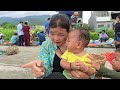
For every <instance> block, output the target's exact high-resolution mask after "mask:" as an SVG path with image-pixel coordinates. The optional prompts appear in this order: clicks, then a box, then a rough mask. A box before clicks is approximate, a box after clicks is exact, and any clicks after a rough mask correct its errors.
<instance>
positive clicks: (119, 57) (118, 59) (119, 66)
mask: <svg viewBox="0 0 120 90" xmlns="http://www.w3.org/2000/svg"><path fill="white" fill-rule="evenodd" d="M114 58H115V59H114V60H113V61H112V67H113V69H114V70H116V71H120V53H119V52H115V54H114Z"/></svg>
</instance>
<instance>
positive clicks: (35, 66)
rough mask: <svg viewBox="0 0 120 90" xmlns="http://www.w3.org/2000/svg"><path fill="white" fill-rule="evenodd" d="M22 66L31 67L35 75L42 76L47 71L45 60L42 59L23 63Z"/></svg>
mask: <svg viewBox="0 0 120 90" xmlns="http://www.w3.org/2000/svg"><path fill="white" fill-rule="evenodd" d="M22 68H31V69H32V74H33V76H35V77H42V76H43V75H44V72H45V69H44V66H43V62H42V61H41V60H35V61H32V62H30V63H27V64H24V65H22Z"/></svg>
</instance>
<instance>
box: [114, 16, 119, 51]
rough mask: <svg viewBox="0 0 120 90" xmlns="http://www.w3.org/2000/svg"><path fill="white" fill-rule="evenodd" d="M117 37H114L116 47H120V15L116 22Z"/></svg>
mask: <svg viewBox="0 0 120 90" xmlns="http://www.w3.org/2000/svg"><path fill="white" fill-rule="evenodd" d="M114 28H115V37H114V40H115V47H116V49H117V48H119V47H120V44H119V36H118V35H119V33H120V15H119V16H117V17H116V24H115V27H114Z"/></svg>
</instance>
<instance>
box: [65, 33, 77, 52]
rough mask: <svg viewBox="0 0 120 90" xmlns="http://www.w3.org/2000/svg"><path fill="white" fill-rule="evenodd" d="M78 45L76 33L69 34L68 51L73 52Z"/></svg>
mask: <svg viewBox="0 0 120 90" xmlns="http://www.w3.org/2000/svg"><path fill="white" fill-rule="evenodd" d="M78 43H79V39H78V36H77V33H76V32H75V31H72V32H70V33H69V34H68V38H67V49H68V51H70V52H75V50H76V48H77V46H78Z"/></svg>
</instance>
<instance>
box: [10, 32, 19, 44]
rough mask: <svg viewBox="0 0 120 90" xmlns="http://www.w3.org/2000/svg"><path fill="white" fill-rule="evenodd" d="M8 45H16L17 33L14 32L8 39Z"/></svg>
mask: <svg viewBox="0 0 120 90" xmlns="http://www.w3.org/2000/svg"><path fill="white" fill-rule="evenodd" d="M10 45H18V35H17V33H14V35H13V36H12V37H11V39H10Z"/></svg>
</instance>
